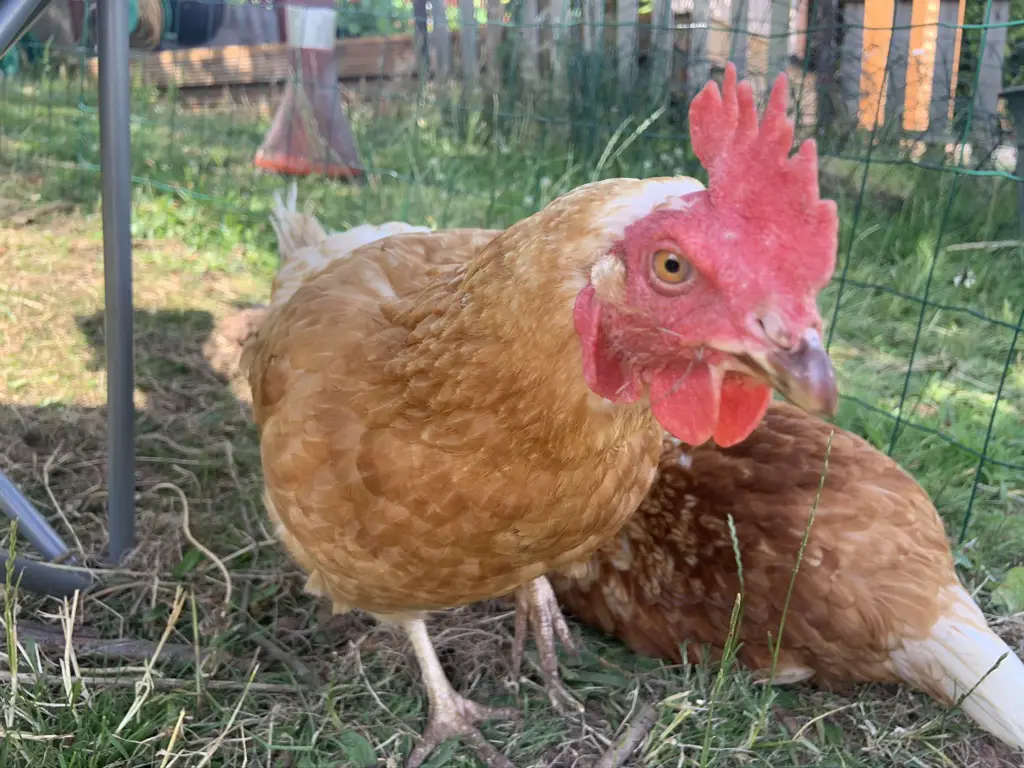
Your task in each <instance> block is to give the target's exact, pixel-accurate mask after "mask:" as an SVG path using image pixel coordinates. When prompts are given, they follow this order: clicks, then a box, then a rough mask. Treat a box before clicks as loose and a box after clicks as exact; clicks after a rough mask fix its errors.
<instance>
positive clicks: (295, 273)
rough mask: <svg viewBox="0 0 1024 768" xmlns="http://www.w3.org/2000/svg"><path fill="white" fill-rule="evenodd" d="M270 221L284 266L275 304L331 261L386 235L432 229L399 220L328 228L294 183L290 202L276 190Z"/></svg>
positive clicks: (276, 285)
mask: <svg viewBox="0 0 1024 768" xmlns="http://www.w3.org/2000/svg"><path fill="white" fill-rule="evenodd" d="M270 223H271V225H272V226H273V227H274V232H275V233H276V235H277V243H278V251H279V253H280V255H281V266H280V267H279V268H278V272H277V277H276V278H275V279H274V285H273V289H272V292H271V299H270V303H271V306H274V305H279V304H282V303H283V302H285V301H287V300H288V298H289V297H291V295H292V294H294V293H295V291H297V290H298V289H299V288H300V287H301V286H302V284H303V283H305V282H306V280H308V279H309V278H311V277H312V276H314V275H316V274H319V273H320V272H321V271H322V270H323V269H324V268H325V267H326V266H327V265H328V264H330V263H331V262H333V261H336V260H337V259H341V258H344V257H345V256H347V255H349V254H350V253H352V251H354V250H356V249H357V248H360V247H361V246H364V245H367V244H368V243H373V242H376V241H377V240H382V239H384V238H385V237H391V236H392V235H398V234H403V233H408V232H430V229H429V228H427V227H416V226H413V225H411V224H405V223H403V222H399V221H389V222H385V223H384V224H379V225H378V224H360V225H359V226H357V227H353V228H352V229H349V230H347V231H345V232H334V233H330V234H328V233H327V231H326V230H325V229H324V228H323V226H321V224H320V222H319V221H317V219H316V217H315V216H313V215H312V214H310V213H304V212H303V213H300V212H299V209H298V187H297V186H296V184H295V183H294V182H292V184H291V186H290V187H289V189H288V192H287V201H286V200H285V199H284V198H283V197H282V194H281V192H280V191H275V192H274V207H273V209H272V210H271V213H270Z"/></svg>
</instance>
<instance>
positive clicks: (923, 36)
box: [903, 0, 940, 131]
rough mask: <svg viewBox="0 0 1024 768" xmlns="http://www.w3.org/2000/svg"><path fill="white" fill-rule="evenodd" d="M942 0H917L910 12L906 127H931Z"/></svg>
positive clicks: (921, 128) (925, 128)
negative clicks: (933, 83)
mask: <svg viewBox="0 0 1024 768" xmlns="http://www.w3.org/2000/svg"><path fill="white" fill-rule="evenodd" d="M939 6H940V0H915V2H914V6H913V11H912V12H911V16H910V23H911V25H912V29H911V30H910V59H909V61H908V62H907V100H906V104H905V111H904V118H903V127H904V128H905V129H906V130H908V131H925V130H927V129H928V105H929V103H931V100H932V82H933V79H934V77H935V45H936V41H937V39H938V35H939V27H938V22H939Z"/></svg>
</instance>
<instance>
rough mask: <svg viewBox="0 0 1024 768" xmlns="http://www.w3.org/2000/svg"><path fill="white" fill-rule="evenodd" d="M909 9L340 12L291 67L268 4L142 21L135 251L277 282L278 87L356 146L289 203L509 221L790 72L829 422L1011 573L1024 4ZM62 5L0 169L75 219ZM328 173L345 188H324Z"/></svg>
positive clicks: (14, 72) (68, 47) (84, 35)
mask: <svg viewBox="0 0 1024 768" xmlns="http://www.w3.org/2000/svg"><path fill="white" fill-rule="evenodd" d="M926 5H927V4H924V3H914V4H911V3H909V2H902V1H901V2H893V1H892V0H889V2H884V0H883V1H882V2H879V3H877V4H874V3H869V4H867V5H865V4H863V3H861V4H856V3H838V2H836V0H817V2H811V3H808V2H802V3H801V2H797V1H794V2H792V3H791V4H790V3H785V4H780V3H778V2H776V3H775V4H774V5H773V4H772V2H771V0H760V1H758V0H746V2H741V0H732V2H731V3H730V2H728V0H716V2H714V3H711V4H710V5H708V3H707V2H706V0H691V1H690V2H689V3H687V2H682V3H679V2H668V0H656V2H654V3H653V5H649V4H644V3H641V4H638V3H637V0H618V2H616V1H615V0H608V2H607V3H604V4H602V3H601V2H594V0H549V1H548V2H547V3H546V4H545V2H544V0H511V2H504V0H487V1H486V2H484V1H483V0H459V2H455V3H453V4H451V5H449V4H446V5H444V6H440V5H437V6H430V5H428V4H426V3H425V2H423V3H418V4H413V5H410V4H408V3H407V2H406V1H405V0H351V2H347V3H344V4H342V5H341V6H339V9H338V13H337V18H336V32H337V34H336V40H335V47H334V58H333V59H332V58H331V54H330V53H328V54H326V58H324V57H321V58H320V59H319V60H318V61H319V63H316V62H313V61H312V59H310V58H307V59H306V60H305V62H304V64H303V66H300V67H296V65H295V61H294V60H293V59H292V58H291V54H290V53H289V49H288V48H287V46H286V45H285V44H284V43H283V42H282V35H281V29H280V25H281V22H282V21H283V20H284V19H285V16H286V14H285V13H284V12H283V9H281V10H282V12H281V13H279V12H278V10H279V9H275V8H273V7H270V6H261V5H246V4H228V5H219V4H208V3H204V2H191V1H188V2H186V1H185V0H181V2H178V0H173V1H172V2H169V3H157V4H156V5H149V4H146V3H143V2H139V3H138V4H135V5H133V7H134V8H135V11H134V13H135V14H136V16H135V18H136V24H137V26H138V25H144V24H150V25H156V27H155V28H157V29H160V30H162V31H161V32H160V33H159V34H156V35H155V36H154V35H153V34H151V33H150V32H151V31H150V32H147V33H145V34H144V32H145V30H141V28H139V29H137V30H136V31H137V33H138V34H136V35H135V36H134V38H133V39H135V40H137V41H139V42H138V45H140V46H145V49H143V48H141V47H140V48H139V49H138V50H136V51H135V52H134V54H133V56H134V60H133V78H134V82H135V86H134V89H133V94H132V158H133V173H134V178H135V189H134V192H133V202H134V210H133V232H134V236H135V238H137V239H138V240H140V241H147V240H155V239H161V238H171V239H175V240H177V241H180V242H181V243H183V244H185V245H186V246H187V248H188V250H187V251H186V255H185V256H182V257H181V259H182V261H181V264H180V268H181V269H183V270H229V271H237V270H246V271H251V272H254V273H256V274H258V275H265V276H267V277H269V275H270V274H272V271H273V269H274V266H275V264H276V247H275V240H274V235H273V232H272V230H271V227H270V226H269V223H268V220H267V212H268V209H269V206H270V204H271V202H272V191H273V190H275V189H280V188H282V187H283V186H285V185H286V184H287V183H288V182H289V179H288V178H287V177H285V176H282V175H280V174H277V173H271V172H267V171H265V170H263V169H261V168H259V167H257V165H256V164H255V162H254V160H255V158H256V156H257V153H258V150H260V147H261V145H263V144H264V140H265V139H266V137H267V134H268V130H269V128H270V125H271V120H272V118H273V115H274V112H275V110H276V109H277V107H278V105H279V104H280V101H281V95H282V90H283V88H284V86H285V85H286V84H287V83H288V82H289V80H291V81H292V82H293V83H294V84H295V87H297V88H299V89H300V90H302V89H303V88H304V87H305V86H304V83H306V81H307V80H310V81H311V82H312V84H309V89H311V90H308V91H306V92H307V93H309V94H312V101H311V102H310V103H311V104H314V105H316V104H318V103H320V101H319V100H324V101H323V103H324V104H332V103H336V102H337V96H336V94H334V92H333V91H332V90H331V89H333V87H334V83H335V82H339V81H338V80H337V79H336V78H335V77H334V76H333V73H334V70H337V72H338V75H339V77H340V89H341V93H342V97H343V103H344V113H342V112H341V110H336V109H332V108H329V107H328V108H326V109H327V112H328V113H329V114H327V115H326V116H324V115H321V117H325V119H326V120H327V121H328V122H330V121H331V120H339V121H340V120H345V121H347V126H349V127H350V128H351V133H352V136H353V137H354V146H353V147H352V148H349V147H340V149H339V147H338V146H335V147H334V149H333V150H332V149H331V148H330V147H328V146H326V145H317V144H316V142H313V143H312V144H311V145H310V146H311V149H309V152H308V153H307V154H306V155H305V156H304V158H298V160H303V159H304V160H306V161H309V162H311V163H312V165H313V168H312V170H313V172H312V173H310V174H307V175H304V176H301V177H298V185H299V194H300V200H302V201H307V200H308V201H309V204H310V205H311V206H312V210H313V211H314V212H315V213H316V214H317V216H318V217H319V218H320V219H321V220H322V221H323V222H324V223H325V224H326V225H327V226H328V227H329V228H332V229H344V228H346V227H349V226H352V225H355V224H358V223H361V222H367V221H369V222H382V221H387V220H403V221H408V222H411V223H414V224H424V225H427V226H430V227H453V226H486V227H504V226H507V225H509V224H511V223H512V222H514V221H516V220H518V219H520V218H522V217H524V216H526V215H528V214H530V213H532V212H533V211H535V210H537V209H538V208H540V207H541V206H543V205H544V204H545V203H547V202H548V201H550V200H551V199H552V198H554V197H555V196H557V195H559V194H561V193H564V192H566V191H567V190H569V189H571V188H573V187H575V186H577V185H579V184H581V183H584V182H587V181H590V180H593V179H598V178H604V177H611V176H633V177H647V176H660V175H670V174H687V175H695V176H697V177H701V176H702V174H703V172H702V170H701V169H700V167H699V165H698V164H697V162H696V160H695V158H694V156H693V154H692V152H691V149H690V145H689V141H688V136H687V125H686V119H685V116H686V105H687V101H688V99H689V97H690V96H691V95H692V94H693V93H694V92H695V91H696V90H697V89H699V87H700V86H701V85H702V84H703V82H704V81H706V80H707V79H708V78H709V77H710V78H718V77H720V75H721V71H722V67H723V66H724V62H725V61H726V60H727V59H729V58H732V59H733V60H734V61H736V62H737V63H738V65H739V66H740V67H741V69H742V70H743V71H745V72H746V73H747V74H748V75H749V76H750V77H751V78H752V79H753V81H754V83H755V85H756V88H757V91H758V93H759V94H762V95H763V94H764V92H765V91H766V84H767V83H769V82H770V79H771V77H772V76H773V75H774V73H776V72H779V71H786V72H787V73H788V74H789V76H790V83H791V87H792V90H793V96H794V99H793V100H794V102H795V104H796V112H797V119H798V133H799V134H801V135H802V136H803V137H808V136H815V137H816V138H817V140H818V142H819V147H820V151H821V153H822V156H823V161H822V168H821V182H822V185H823V188H824V191H825V193H826V194H827V195H829V196H831V197H833V198H835V199H836V200H837V201H838V202H839V206H840V212H841V219H842V232H841V246H840V260H839V265H838V269H837V272H836V276H835V280H834V282H833V284H832V285H831V286H830V288H829V289H828V290H827V291H826V293H825V295H824V296H823V299H822V302H823V309H824V312H825V315H824V316H825V317H826V318H827V320H828V342H829V345H830V351H831V354H832V355H833V357H834V359H835V361H836V363H837V367H838V369H839V374H840V385H841V391H842V393H843V394H842V406H841V411H840V414H839V416H838V422H839V424H841V425H842V426H844V427H846V428H849V429H852V430H854V431H856V432H858V433H860V434H862V435H864V436H866V437H867V438H868V439H869V440H871V441H872V442H873V443H874V444H875V445H877V446H879V447H880V448H882V449H883V450H886V451H888V452H890V453H891V454H892V455H893V456H894V457H895V458H897V459H898V460H899V461H900V462H901V463H902V464H903V466H904V467H906V468H907V469H908V470H910V471H911V472H912V473H913V474H914V475H915V477H917V478H918V479H919V480H920V481H921V482H922V484H924V485H925V487H926V488H927V489H928V490H929V492H930V493H931V494H932V497H933V498H934V499H935V501H936V503H937V505H938V506H939V508H940V510H941V511H942V513H943V515H944V516H945V519H946V520H947V523H948V525H949V527H950V533H951V535H953V536H954V537H959V539H960V541H961V543H964V544H966V545H968V546H965V547H963V548H962V553H963V556H964V557H966V558H970V557H971V552H972V551H973V550H972V546H971V545H978V546H977V547H975V549H978V550H979V551H980V550H981V549H982V547H981V546H980V544H981V543H984V544H986V545H987V546H986V547H984V551H985V552H987V553H990V554H991V557H992V558H999V559H1000V562H1001V563H1003V564H1005V563H1006V562H1007V561H1011V560H1015V559H1019V552H1020V551H1021V549H1020V543H1021V542H1022V541H1024V366H1022V364H1021V363H1022V357H1024V343H1022V342H1021V340H1020V335H1021V327H1022V315H1024V256H1022V251H1021V247H1020V231H1021V221H1020V217H1019V213H1018V189H1017V177H1016V176H1015V175H1014V171H1013V165H1014V160H1013V157H1014V156H1015V151H1016V150H1015V148H1014V130H1013V129H1014V126H1013V121H1012V116H1011V114H1010V113H1009V112H1008V111H1007V109H1006V107H1005V106H1004V103H1003V102H1001V101H1000V97H999V92H1000V90H1001V89H1002V88H1003V87H1005V86H1009V85H1012V84H1013V83H1014V82H1016V80H1018V79H1019V78H1020V76H1021V74H1022V73H1024V70H1022V64H1021V59H1020V56H1021V55H1022V54H1021V51H1024V49H1021V50H1018V49H1017V47H1016V46H1017V42H1018V41H1019V40H1021V39H1022V38H1024V2H1022V1H1021V0H1013V2H1012V3H1011V2H1008V1H1007V0H984V2H966V3H963V4H961V3H958V2H955V0H954V1H953V2H943V3H941V4H940V5H941V7H940V8H939V9H938V10H937V11H936V10H935V8H934V7H932V8H931V9H930V10H929V9H928V8H926V7H925V6H926ZM934 5H935V4H932V6H934ZM80 6H81V4H80V3H78V5H77V6H76V3H75V2H71V3H69V4H66V5H65V6H62V7H63V8H64V9H65V11H66V12H67V13H69V14H70V15H69V16H68V19H70V20H71V21H69V23H67V24H66V25H65V26H66V27H67V29H65V30H63V32H60V31H58V32H59V33H58V32H53V31H52V30H47V29H38V28H37V29H34V30H33V33H32V35H33V36H32V37H30V38H29V39H27V40H25V41H23V43H22V45H21V46H20V48H19V49H18V51H17V52H16V53H15V55H14V56H13V57H10V58H9V59H8V60H7V61H5V62H4V65H5V66H4V76H3V79H2V80H0V102H2V103H0V167H2V168H3V171H4V178H5V179H14V180H16V181H15V182H14V183H16V184H18V185H19V186H20V187H21V188H23V189H27V190H30V191H31V193H32V195H33V196H34V197H35V198H36V199H38V200H40V201H42V202H43V203H46V202H50V201H71V202H74V203H78V204H81V205H82V206H84V207H85V209H86V210H90V209H98V207H99V199H98V196H99V175H98V170H99V166H98V163H99V135H98V119H97V109H96V107H97V89H96V84H95V76H96V72H97V61H96V59H95V57H94V49H93V42H92V31H91V29H90V27H89V25H88V23H86V24H84V25H83V24H82V23H80V22H78V21H75V18H81V16H82V14H81V13H78V14H77V17H76V13H75V9H76V7H77V8H79V10H80ZM919 6H920V7H919ZM879 7H881V10H880V9H879ZM68 9H70V10H68ZM866 10H867V14H866V13H865V11H866ZM962 10H964V12H963V13H962V12H961V11H962ZM879 12H881V13H882V15H881V16H878V17H877V18H876V17H874V16H872V14H876V13H879ZM929 14H931V15H929ZM86 18H88V14H86ZM291 18H293V19H294V18H298V17H295V16H293V17H291ZM83 26H84V29H81V27H83ZM68 30H70V31H68ZM153 39H162V41H161V43H160V44H159V46H154V45H153V43H152V41H153ZM310 39H312V38H310ZM76 40H77V41H79V42H77V43H75V41H76ZM62 41H63V43H62ZM146 41H149V42H148V43H147V42H146ZM154 47H157V48H158V50H153V48H154ZM328 48H329V46H328ZM311 62H312V63H311ZM324 62H326V63H324ZM314 65H315V66H314ZM324 67H327V69H326V70H325V69H324ZM317 68H319V69H317ZM312 69H316V71H315V72H314V71H311V70H312ZM325 72H326V76H325ZM317 83H319V85H317ZM318 87H323V88H326V89H327V93H326V94H323V93H318V92H315V89H316V88H318ZM1021 98H1024V96H1022V97H1021ZM332 100H333V101H332ZM1006 104H1009V105H1010V107H1011V108H1012V103H1011V102H1010V101H1007V102H1006ZM300 111H301V110H300ZM340 125H341V123H338V125H337V126H332V127H330V128H329V131H334V130H335V129H336V128H338V126H340ZM294 128H295V126H294V125H291V124H286V125H284V126H283V127H282V130H285V132H286V133H287V132H288V131H289V130H292V129H294ZM342 134H344V131H342ZM339 141H341V142H342V143H344V137H342V139H339ZM271 143H273V142H271ZM282 147H284V150H282V151H283V152H284V154H285V155H287V154H288V150H289V139H288V137H287V136H284V137H282V136H278V137H277V147H276V149H281V148H282ZM266 149H267V148H266V147H265V148H264V150H265V152H264V155H265V156H266ZM270 149H275V148H274V147H271V148H270ZM350 150H352V151H351V152H350V154H348V155H346V154H345V153H346V152H349V151H350ZM271 154H272V153H271ZM279 154H280V153H279ZM292 154H295V153H294V152H293V153H292ZM285 160H286V161H288V162H298V160H297V159H296V157H291V158H290V159H289V158H287V157H286V158H285ZM338 166H343V167H349V168H353V167H354V168H357V170H358V171H359V174H358V178H356V179H354V180H353V179H338V178H329V177H328V176H326V175H325V174H324V171H327V170H329V169H331V168H336V167H338ZM5 183H8V182H5ZM3 196H4V195H3V194H2V193H0V197H3Z"/></svg>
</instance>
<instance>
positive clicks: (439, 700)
mask: <svg viewBox="0 0 1024 768" xmlns="http://www.w3.org/2000/svg"><path fill="white" fill-rule="evenodd" d="M402 628H403V629H404V630H405V631H406V632H407V633H408V635H409V639H410V640H411V641H412V647H413V650H414V651H415V653H416V660H417V661H418V662H419V665H420V672H421V673H422V675H423V685H424V686H426V689H427V697H428V698H429V699H430V717H429V719H428V720H427V729H426V730H425V731H424V732H423V739H422V741H421V742H420V743H419V744H418V745H416V748H415V749H413V751H412V754H410V755H409V761H408V763H406V765H407V768H416V766H418V765H420V764H421V763H422V762H423V761H424V760H426V759H427V757H428V756H429V755H430V753H431V752H433V751H434V750H435V749H437V747H438V745H440V744H441V743H442V742H444V741H447V740H448V739H454V738H456V737H461V738H462V739H463V740H464V741H465V742H466V743H467V744H469V745H471V746H472V747H473V749H474V750H476V753H477V754H478V755H479V756H480V759H481V760H483V761H484V763H486V764H487V765H488V766H489V768H515V766H513V764H512V763H511V762H510V761H509V760H508V759H507V758H506V757H505V756H504V755H502V754H501V753H500V752H498V750H496V749H495V748H494V747H492V746H491V745H490V744H489V743H488V742H487V740H486V739H485V738H484V737H483V734H481V733H480V731H479V730H478V729H477V728H476V726H475V725H474V723H477V722H479V721H481V720H490V719H492V718H493V719H499V720H516V719H518V718H519V717H520V713H519V712H518V710H515V709H498V708H494V707H485V706H483V705H482V704H477V703H476V702H475V701H470V700H469V699H467V698H465V697H464V696H460V695H459V694H458V693H456V692H455V689H454V688H452V684H451V683H450V682H449V681H448V677H447V676H446V675H445V673H444V670H443V669H442V668H441V662H440V661H439V660H438V658H437V653H435V652H434V646H433V644H432V643H431V642H430V637H429V636H428V635H427V625H426V623H425V622H423V621H422V620H416V621H406V622H402Z"/></svg>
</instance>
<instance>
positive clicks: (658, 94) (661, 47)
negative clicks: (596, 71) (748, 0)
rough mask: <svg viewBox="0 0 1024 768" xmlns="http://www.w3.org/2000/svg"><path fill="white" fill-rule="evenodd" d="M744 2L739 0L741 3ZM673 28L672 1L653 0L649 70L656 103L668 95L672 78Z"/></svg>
mask: <svg viewBox="0 0 1024 768" xmlns="http://www.w3.org/2000/svg"><path fill="white" fill-rule="evenodd" d="M744 1H745V0H741V2H744ZM674 27H675V24H674V23H673V18H672V0H654V9H653V12H652V13H651V48H652V49H653V52H654V66H653V67H652V68H651V92H652V95H653V97H654V99H655V100H656V101H658V102H660V101H661V100H662V99H664V98H665V97H666V96H667V95H668V92H669V83H670V81H671V78H672V58H673V56H672V49H673V47H674V43H675V40H674V37H675V29H674Z"/></svg>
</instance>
